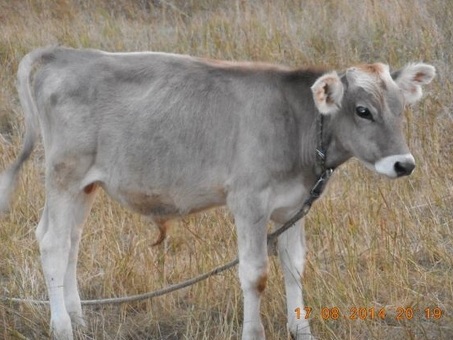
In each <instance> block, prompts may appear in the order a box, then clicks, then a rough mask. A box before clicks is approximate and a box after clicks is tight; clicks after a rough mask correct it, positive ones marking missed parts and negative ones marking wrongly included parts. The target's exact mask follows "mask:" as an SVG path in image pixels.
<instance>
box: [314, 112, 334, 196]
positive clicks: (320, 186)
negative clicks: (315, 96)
mask: <svg viewBox="0 0 453 340" xmlns="http://www.w3.org/2000/svg"><path fill="white" fill-rule="evenodd" d="M317 121H318V124H317V125H318V127H317V128H318V132H317V136H316V137H317V138H316V139H317V147H316V164H315V173H316V175H317V176H318V179H317V181H316V183H315V185H314V186H313V188H312V189H311V191H310V196H311V197H310V198H311V199H312V200H313V201H315V200H316V199H317V198H318V197H319V196H321V194H322V192H323V191H324V188H325V186H326V184H327V181H328V180H329V178H330V176H331V175H332V173H333V171H334V170H335V169H334V168H327V167H326V159H327V146H326V145H325V142H324V115H323V114H321V113H319V112H318V118H317Z"/></svg>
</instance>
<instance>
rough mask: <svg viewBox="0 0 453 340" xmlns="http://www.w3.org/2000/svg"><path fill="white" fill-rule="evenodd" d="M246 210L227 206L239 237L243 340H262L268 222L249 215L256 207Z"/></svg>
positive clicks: (243, 206) (260, 216) (262, 216)
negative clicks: (262, 303)
mask: <svg viewBox="0 0 453 340" xmlns="http://www.w3.org/2000/svg"><path fill="white" fill-rule="evenodd" d="M235 203H238V202H235ZM242 203H243V202H242ZM229 205H230V204H229ZM247 206H248V204H243V205H241V206H240V207H239V206H237V209H234V208H233V207H231V205H230V208H232V211H233V214H234V217H235V224H236V228H237V234H238V250H239V280H240V282H241V288H242V292H243V296H244V319H243V320H244V328H243V331H242V339H243V340H252V339H253V340H255V339H260V340H261V339H264V338H265V335H264V327H263V324H262V323H261V317H260V302H261V294H262V292H263V291H264V289H265V288H266V283H267V275H268V258H267V244H266V241H267V240H266V235H267V234H266V232H267V230H266V225H267V218H266V217H265V216H264V214H263V215H261V214H257V213H250V211H253V209H256V206H255V205H253V207H252V206H249V207H247ZM258 210H260V209H258Z"/></svg>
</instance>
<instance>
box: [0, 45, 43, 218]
mask: <svg viewBox="0 0 453 340" xmlns="http://www.w3.org/2000/svg"><path fill="white" fill-rule="evenodd" d="M46 51H47V49H39V50H35V51H33V52H30V53H29V54H27V55H26V56H25V57H24V58H23V59H22V60H21V62H20V64H19V69H18V72H17V91H18V94H19V99H20V103H21V105H22V109H23V112H24V117H25V119H24V120H25V136H24V142H23V144H22V149H21V151H20V153H19V156H18V157H17V158H16V160H15V161H14V163H13V164H11V165H10V166H9V167H8V168H7V169H6V170H4V171H3V172H2V173H0V214H1V213H5V212H7V211H8V208H9V202H10V198H11V194H12V192H13V190H14V187H15V184H16V180H17V175H18V173H19V171H20V169H21V168H22V165H23V163H24V162H25V161H26V160H27V159H28V158H29V157H30V154H31V153H32V151H33V149H34V146H35V142H36V139H37V137H38V133H39V129H38V128H39V126H38V125H39V122H38V109H37V107H36V102H35V100H34V98H33V94H32V89H31V86H32V85H31V84H32V73H33V70H34V67H35V65H36V64H37V63H38V62H39V61H40V60H41V59H42V56H43V54H44V53H45V52H46Z"/></svg>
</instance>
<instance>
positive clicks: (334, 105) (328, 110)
mask: <svg viewBox="0 0 453 340" xmlns="http://www.w3.org/2000/svg"><path fill="white" fill-rule="evenodd" d="M311 91H312V93H313V100H314V101H315V105H316V107H317V108H318V110H319V112H320V113H322V114H325V115H329V114H334V113H335V112H337V111H338V109H339V108H340V106H341V101H342V100H343V93H344V86H343V83H342V82H341V79H340V77H338V74H337V72H335V71H334V72H331V73H327V74H324V75H322V76H321V77H319V78H318V79H317V80H316V81H315V83H314V84H313V86H312V87H311Z"/></svg>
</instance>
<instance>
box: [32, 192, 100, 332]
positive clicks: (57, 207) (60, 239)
mask: <svg viewBox="0 0 453 340" xmlns="http://www.w3.org/2000/svg"><path fill="white" fill-rule="evenodd" d="M50 187H51V186H50V185H48V186H47V201H46V205H45V207H44V211H43V215H42V217H41V220H40V222H39V225H38V229H37V231H36V235H37V238H38V242H39V248H40V252H41V262H42V268H43V272H44V277H45V280H46V285H47V290H48V294H49V300H50V311H51V330H52V333H53V336H54V337H56V338H58V339H72V338H73V335H72V325H71V319H72V321H74V322H76V323H79V324H80V323H83V319H82V308H81V305H80V297H79V293H78V289H77V281H76V266H77V255H78V249H79V242H80V238H81V233H82V226H83V222H84V221H85V218H86V216H87V214H88V212H89V210H90V208H91V204H92V201H93V196H94V194H93V193H89V194H88V193H86V192H84V191H81V192H78V193H71V192H69V191H63V190H57V189H54V188H52V189H51V188H50Z"/></svg>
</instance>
